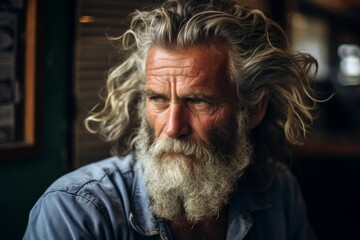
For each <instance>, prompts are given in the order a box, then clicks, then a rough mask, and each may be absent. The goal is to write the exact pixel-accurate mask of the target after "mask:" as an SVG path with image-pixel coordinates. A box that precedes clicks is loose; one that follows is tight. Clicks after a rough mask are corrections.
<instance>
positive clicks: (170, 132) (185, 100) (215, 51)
mask: <svg viewBox="0 0 360 240" xmlns="http://www.w3.org/2000/svg"><path fill="white" fill-rule="evenodd" d="M227 69H228V56H227V52H226V50H225V48H224V47H223V46H220V45H217V44H202V45H198V46H195V47H191V48H188V49H177V50H167V49H164V48H161V47H159V46H153V47H151V48H150V50H149V52H148V56H147V59H146V69H145V71H146V72H145V73H146V85H145V91H146V117H147V121H148V123H149V125H150V126H151V127H152V128H153V130H154V137H155V139H158V138H161V137H166V136H167V137H169V138H176V139H188V140H195V141H203V142H206V143H209V133H210V132H211V130H214V129H215V130H216V129H222V128H227V127H228V126H227V124H228V123H229V119H231V118H232V116H233V115H234V114H236V91H235V89H236V88H235V86H234V84H233V83H232V82H231V81H230V80H229V77H228V73H227Z"/></svg>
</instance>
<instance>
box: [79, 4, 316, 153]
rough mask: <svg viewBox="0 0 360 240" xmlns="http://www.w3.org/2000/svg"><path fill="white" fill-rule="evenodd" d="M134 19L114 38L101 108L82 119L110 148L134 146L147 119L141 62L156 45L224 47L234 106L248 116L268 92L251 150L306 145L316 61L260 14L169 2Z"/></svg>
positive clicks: (269, 150) (270, 150)
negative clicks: (116, 53) (115, 59)
mask: <svg viewBox="0 0 360 240" xmlns="http://www.w3.org/2000/svg"><path fill="white" fill-rule="evenodd" d="M131 17H132V18H131V24H130V28H129V30H127V31H126V32H125V34H123V35H122V36H120V37H118V38H113V40H117V41H119V42H120V43H121V44H120V45H121V46H120V49H121V52H120V54H121V56H125V57H124V61H123V62H122V63H121V64H120V65H119V66H117V67H116V68H113V69H111V70H110V72H109V75H108V78H107V85H106V90H107V95H106V97H105V98H104V105H103V106H102V108H101V109H98V110H96V111H93V112H92V113H91V115H90V116H89V117H88V118H87V119H86V120H85V124H86V126H87V129H88V130H90V131H91V132H93V133H99V134H100V135H101V136H102V137H103V138H104V139H105V140H106V141H110V142H113V143H114V144H115V145H114V149H115V151H116V154H118V155H125V154H127V153H129V152H130V151H132V149H133V148H134V143H135V141H136V136H137V130H138V128H139V123H140V118H142V117H144V116H141V115H142V114H139V112H141V111H139V107H138V106H139V104H141V102H142V101H143V96H142V88H143V86H144V82H145V80H144V75H145V60H146V56H147V52H148V50H149V48H150V47H151V46H153V45H158V46H161V47H164V48H167V49H171V48H175V47H176V48H179V47H180V48H189V47H192V46H194V45H197V44H202V43H209V42H219V43H222V44H224V45H225V46H226V48H227V50H228V56H229V62H230V64H229V69H228V70H229V72H230V75H231V79H232V81H234V82H235V84H236V86H237V95H238V100H239V106H241V107H242V108H243V110H245V111H247V112H248V113H250V114H251V112H252V111H254V110H255V109H256V105H257V103H258V102H259V99H258V98H259V94H257V90H258V89H266V91H267V92H268V110H267V113H266V116H265V118H264V120H263V121H262V123H261V124H260V125H259V126H258V127H256V129H254V130H253V131H252V133H251V137H252V140H253V142H254V145H255V153H256V152H258V153H259V152H261V153H262V154H264V155H265V156H266V157H270V158H278V159H280V158H282V157H283V154H282V153H283V152H284V151H283V149H284V146H287V145H288V143H290V144H301V143H302V142H303V141H304V140H305V137H306V134H307V132H308V130H309V128H310V126H311V124H312V121H313V118H314V114H313V110H315V108H316V100H315V98H314V97H313V90H312V89H311V87H310V79H309V76H310V75H309V74H310V73H316V70H317V62H316V60H315V59H314V58H313V57H311V56H310V55H307V54H303V53H300V52H293V51H291V49H290V47H289V44H288V40H287V38H286V35H285V33H284V32H283V30H282V29H281V28H280V27H279V26H278V25H277V24H276V23H274V22H273V21H271V20H270V19H269V18H267V17H266V16H265V15H264V14H263V13H262V12H261V11H259V10H250V9H247V8H245V7H242V6H240V5H238V4H236V3H234V2H231V1H222V0H217V1H215V0H168V1H166V2H164V3H163V4H162V5H160V6H158V7H156V8H154V9H152V10H149V11H136V12H134V13H133V14H132V16H131ZM313 66H314V67H315V68H314V69H315V71H313V70H312V69H313ZM313 77H314V76H313Z"/></svg>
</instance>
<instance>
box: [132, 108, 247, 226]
mask: <svg viewBox="0 0 360 240" xmlns="http://www.w3.org/2000/svg"><path fill="white" fill-rule="evenodd" d="M239 115H240V114H239ZM239 118H240V117H239ZM230 122H232V123H234V122H236V124H233V125H232V126H231V125H230V126H228V127H227V128H228V129H227V130H221V131H210V133H209V136H210V137H209V143H205V142H200V141H191V140H179V139H172V138H167V137H164V138H160V139H157V140H154V133H153V128H152V127H151V126H150V125H149V124H148V123H147V122H146V120H143V121H142V124H141V127H140V129H139V134H138V137H137V142H136V157H137V159H138V161H140V162H141V164H142V165H143V169H144V181H145V186H146V189H147V193H148V195H149V199H150V206H151V209H152V212H153V213H154V214H155V215H156V216H157V217H160V218H164V219H167V220H174V219H176V218H186V219H187V221H188V222H192V223H195V222H198V221H201V220H203V219H205V218H216V216H217V215H218V214H219V212H220V210H221V209H222V208H223V207H224V206H225V205H226V203H227V202H228V200H229V197H230V194H231V193H232V191H233V190H234V187H235V183H236V181H237V180H238V179H239V178H240V177H241V176H242V175H243V173H244V170H245V169H246V167H247V166H248V165H249V163H250V158H251V153H252V147H251V146H250V144H249V142H248V140H247V134H246V132H247V128H246V126H245V124H244V122H245V116H243V117H241V119H238V121H229V124H230Z"/></svg>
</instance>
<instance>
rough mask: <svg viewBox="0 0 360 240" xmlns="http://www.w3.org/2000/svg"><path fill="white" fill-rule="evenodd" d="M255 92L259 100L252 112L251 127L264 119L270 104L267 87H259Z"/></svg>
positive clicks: (250, 117)
mask: <svg viewBox="0 0 360 240" xmlns="http://www.w3.org/2000/svg"><path fill="white" fill-rule="evenodd" d="M255 94H256V95H257V96H258V102H257V104H256V107H255V109H254V110H253V111H252V112H251V113H250V116H249V127H250V128H251V129H253V128H255V127H256V126H258V125H259V124H260V123H261V121H262V120H263V119H264V117H265V114H266V110H267V105H268V95H269V93H268V91H267V90H266V89H263V88H262V89H259V90H257V91H256V93H255Z"/></svg>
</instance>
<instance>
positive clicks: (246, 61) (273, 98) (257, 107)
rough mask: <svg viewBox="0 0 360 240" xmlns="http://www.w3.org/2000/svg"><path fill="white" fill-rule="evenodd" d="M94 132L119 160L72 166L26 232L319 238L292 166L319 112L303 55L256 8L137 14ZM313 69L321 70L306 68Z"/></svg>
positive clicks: (217, 4) (166, 7)
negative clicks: (294, 149) (293, 149)
mask: <svg viewBox="0 0 360 240" xmlns="http://www.w3.org/2000/svg"><path fill="white" fill-rule="evenodd" d="M113 40H114V41H118V42H119V43H120V44H121V49H122V51H121V56H122V59H124V61H123V62H122V63H121V64H120V65H118V66H117V67H116V68H114V69H112V70H111V71H110V72H109V75H108V78H107V85H106V86H107V96H106V99H105V100H104V102H103V105H102V107H101V108H100V109H97V110H94V112H92V113H91V115H90V116H89V117H88V118H87V119H86V124H87V127H88V129H89V130H90V131H92V132H94V133H99V134H100V135H101V136H102V137H103V138H104V139H105V140H107V141H109V142H113V143H114V155H115V156H114V157H112V158H110V159H106V160H103V161H99V162H96V163H93V164H91V165H88V166H85V167H83V168H81V169H78V170H76V171H74V172H72V173H69V174H67V175H65V176H64V177H62V178H60V179H59V180H57V181H56V182H55V183H54V184H52V186H50V188H49V189H48V190H47V191H46V192H45V193H44V195H43V196H42V197H41V198H40V199H39V201H38V202H37V203H36V205H35V206H34V208H33V210H32V211H31V214H30V218H29V224H28V227H27V231H26V233H25V237H24V238H25V239H188V240H189V239H267V240H269V239H270V240H271V239H274V240H282V239H313V238H314V234H313V232H312V230H311V228H310V226H309V224H308V221H307V219H306V210H305V207H304V202H303V199H302V196H301V193H300V190H299V187H298V185H297V183H296V180H295V179H294V177H293V176H292V175H291V173H290V172H289V170H288V169H287V167H286V165H285V164H284V163H285V162H286V159H287V153H288V151H287V149H288V146H289V145H292V144H300V143H302V142H303V141H304V140H305V136H306V133H307V131H308V129H309V127H310V124H311V122H312V120H313V110H314V109H315V103H316V100H315V99H314V97H313V91H312V89H311V88H310V76H311V75H310V74H311V69H313V66H315V69H316V67H317V63H316V61H315V60H314V58H312V57H311V56H309V55H306V54H302V53H299V52H293V51H291V49H290V47H289V45H288V42H287V39H286V36H285V34H284V32H283V31H282V29H281V28H280V27H279V26H278V25H277V24H275V23H274V22H272V21H271V20H270V19H268V18H267V17H266V16H265V15H264V14H263V13H262V12H260V11H258V10H250V9H247V8H244V7H242V6H239V5H237V4H236V3H234V2H230V1H222V0H218V1H215V0H213V1H212V0H207V1H204V0H202V1H199V0H193V1H189V0H188V1H183V0H169V1H166V2H164V3H163V4H162V5H160V6H158V7H155V8H153V9H151V10H149V11H136V12H135V13H134V14H133V15H132V19H131V25H130V28H129V29H128V30H127V31H126V32H125V34H124V35H122V36H121V37H119V38H114V39H113ZM312 73H313V72H312Z"/></svg>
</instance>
